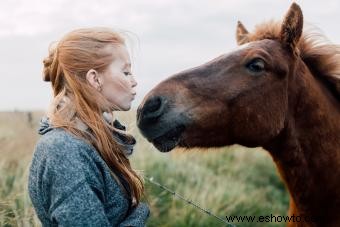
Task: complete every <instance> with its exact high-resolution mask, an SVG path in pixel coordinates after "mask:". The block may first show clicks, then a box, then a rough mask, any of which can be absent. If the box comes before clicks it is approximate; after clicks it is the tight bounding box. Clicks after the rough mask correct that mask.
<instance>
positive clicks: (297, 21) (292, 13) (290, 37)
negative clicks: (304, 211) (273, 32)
mask: <svg viewBox="0 0 340 227" xmlns="http://www.w3.org/2000/svg"><path fill="white" fill-rule="evenodd" d="M302 28H303V15H302V11H301V8H300V6H299V5H298V4H296V3H295V2H294V3H293V4H292V5H291V6H290V8H289V10H288V12H287V14H286V17H285V19H284V20H283V23H282V26H281V35H280V36H281V41H282V42H283V43H284V44H285V45H287V46H288V47H290V48H291V50H292V51H295V47H296V45H297V43H298V42H299V40H300V37H301V35H302Z"/></svg>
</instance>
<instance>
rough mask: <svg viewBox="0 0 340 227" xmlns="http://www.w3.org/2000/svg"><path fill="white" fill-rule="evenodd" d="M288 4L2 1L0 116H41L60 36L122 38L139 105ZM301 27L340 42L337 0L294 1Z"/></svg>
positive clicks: (269, 0) (251, 0) (253, 0)
mask: <svg viewBox="0 0 340 227" xmlns="http://www.w3.org/2000/svg"><path fill="white" fill-rule="evenodd" d="M292 2H293V1H288V0H280V1H279V0H276V1H273V0H224V1H222V0H206V1H200V0H139V1H137V0H136V1H129V0H97V1H93V0H29V1H27V0H26V1H25V0H1V1H0V78H1V82H0V97H1V99H0V100H1V101H0V111H12V110H20V111H27V110H45V109H46V108H47V107H48V105H49V103H50V101H51V98H52V90H51V85H50V83H46V82H43V80H42V60H43V58H44V57H45V56H47V54H48V47H49V45H50V43H52V42H53V41H58V40H59V39H60V38H61V37H62V36H63V35H65V34H66V33H67V32H69V31H71V30H73V29H77V28H81V27H93V26H105V27H110V28H113V29H118V30H123V31H127V32H128V34H129V37H130V38H129V42H128V43H129V46H130V50H131V57H132V64H133V74H134V75H135V77H136V80H137V81H138V87H137V97H136V100H135V101H134V103H133V107H136V106H138V104H139V103H140V102H141V101H142V99H143V97H144V95H146V93H147V92H148V91H149V90H150V89H152V88H153V87H154V86H155V85H157V83H159V82H160V81H162V80H164V79H165V78H167V77H169V76H171V75H173V74H175V73H177V72H179V71H182V70H184V69H187V68H191V67H194V66H197V65H200V64H203V63H205V62H207V61H209V60H211V59H213V58H215V57H217V56H219V55H221V54H224V53H227V52H229V51H231V50H232V49H234V48H235V47H236V41H235V30H236V23H237V21H238V20H240V21H242V23H243V24H244V25H245V26H246V27H247V29H248V30H249V31H251V30H252V29H253V28H254V26H255V25H256V24H258V23H261V22H264V21H266V20H270V19H277V20H280V19H282V17H283V16H284V15H285V13H286V11H287V10H288V8H289V6H290V4H291V3H292ZM295 2H297V3H298V4H299V5H300V6H301V8H302V11H303V14H304V20H305V22H307V23H308V24H312V25H314V26H316V27H318V28H319V29H321V31H322V32H323V34H324V35H325V36H326V37H327V38H328V39H329V40H330V41H331V42H333V43H340V29H339V25H338V23H339V21H340V13H339V12H340V1H339V0H323V1H310V0H299V1H295Z"/></svg>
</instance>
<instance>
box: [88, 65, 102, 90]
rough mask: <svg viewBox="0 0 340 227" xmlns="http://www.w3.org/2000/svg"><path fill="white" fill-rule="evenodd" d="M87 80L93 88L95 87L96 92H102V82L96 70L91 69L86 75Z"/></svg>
mask: <svg viewBox="0 0 340 227" xmlns="http://www.w3.org/2000/svg"><path fill="white" fill-rule="evenodd" d="M86 80H87V81H88V82H89V84H91V86H92V87H94V88H95V89H96V90H98V91H101V90H102V82H101V78H100V75H99V73H98V72H97V71H96V70H94V69H90V70H89V71H88V72H87V73H86Z"/></svg>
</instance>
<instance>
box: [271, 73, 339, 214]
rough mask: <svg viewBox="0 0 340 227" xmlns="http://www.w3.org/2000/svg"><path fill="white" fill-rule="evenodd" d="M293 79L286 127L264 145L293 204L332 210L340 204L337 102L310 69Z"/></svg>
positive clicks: (305, 211) (309, 211)
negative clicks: (308, 71)
mask: <svg viewBox="0 0 340 227" xmlns="http://www.w3.org/2000/svg"><path fill="white" fill-rule="evenodd" d="M297 76H298V75H297ZM295 83H296V86H295V88H293V90H292V91H291V93H292V95H291V97H289V99H290V101H291V102H290V103H291V104H290V107H289V108H290V111H289V116H288V117H287V120H286V127H285V129H284V130H283V131H282V132H281V133H280V135H279V136H278V137H277V138H276V139H275V140H274V141H272V142H271V143H270V144H268V145H267V146H265V148H266V149H267V150H269V151H270V153H271V155H272V157H273V159H274V161H275V163H276V165H277V167H278V169H279V172H280V174H281V176H282V177H283V179H284V181H285V182H286V185H287V187H288V189H289V191H290V193H291V196H292V198H293V200H294V201H293V202H294V203H295V205H296V209H295V210H296V211H297V212H298V213H300V214H306V215H313V214H314V215H320V212H321V213H322V212H329V214H330V215H332V214H331V213H332V212H335V210H336V209H338V211H336V212H339V209H340V208H339V206H340V193H339V188H340V111H339V104H338V103H337V100H336V99H335V98H334V97H333V96H332V95H331V94H330V93H329V92H328V91H327V90H326V88H325V87H324V86H323V85H322V84H320V83H319V82H318V81H317V80H316V79H315V78H313V77H312V75H310V74H309V75H301V78H296V81H295ZM336 207H337V208H336ZM325 214H326V213H325ZM337 215H338V214H337ZM321 216H322V215H321Z"/></svg>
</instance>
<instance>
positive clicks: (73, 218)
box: [51, 181, 118, 227]
mask: <svg viewBox="0 0 340 227" xmlns="http://www.w3.org/2000/svg"><path fill="white" fill-rule="evenodd" d="M51 208H52V209H51V218H52V221H53V222H54V223H57V224H58V226H103V227H105V226H112V224H111V223H110V222H109V220H108V218H107V216H106V214H105V210H104V207H103V204H102V202H101V201H100V199H99V198H98V197H97V195H96V193H95V192H94V191H93V189H92V188H91V186H90V185H89V184H88V183H87V182H86V181H81V182H79V183H78V184H77V185H76V186H75V187H74V188H73V190H72V192H71V193H70V195H68V196H67V197H66V198H64V199H63V200H62V201H59V203H57V204H55V205H54V207H51ZM117 224H118V223H117Z"/></svg>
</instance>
